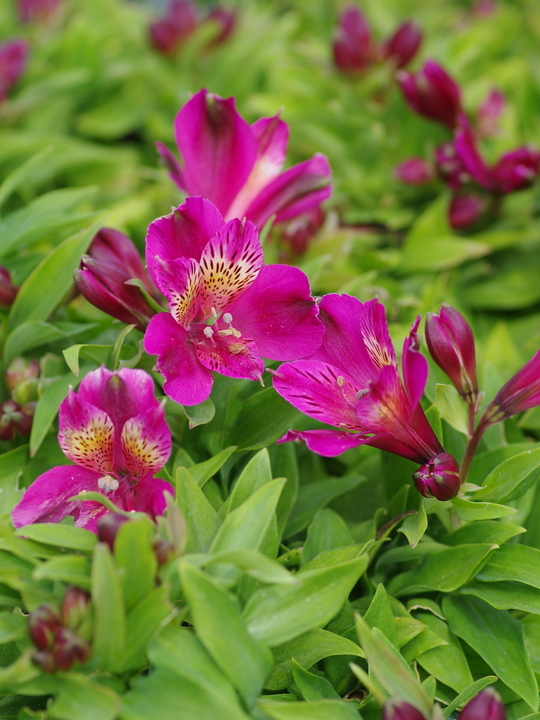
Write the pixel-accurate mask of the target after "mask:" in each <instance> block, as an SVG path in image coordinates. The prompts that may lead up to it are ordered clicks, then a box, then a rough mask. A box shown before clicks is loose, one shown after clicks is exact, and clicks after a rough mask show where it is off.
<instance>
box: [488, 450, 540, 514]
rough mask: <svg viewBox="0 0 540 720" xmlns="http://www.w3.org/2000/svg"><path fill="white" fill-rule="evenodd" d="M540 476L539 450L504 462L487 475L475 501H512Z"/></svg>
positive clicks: (527, 452) (515, 456)
mask: <svg viewBox="0 0 540 720" xmlns="http://www.w3.org/2000/svg"><path fill="white" fill-rule="evenodd" d="M539 476H540V448H533V449H531V450H527V451H526V452H523V453H520V454H519V455H514V456H513V457H510V458H508V459H507V460H504V461H503V462H502V463H501V464H500V465H498V466H497V467H496V468H495V470H492V472H490V473H489V475H488V476H487V478H486V480H485V482H484V486H483V487H482V488H480V490H477V492H476V493H475V496H474V497H475V500H494V501H496V502H501V501H503V500H513V499H514V498H517V497H520V496H521V495H523V493H524V492H526V491H527V490H528V489H529V488H530V487H532V485H533V484H534V483H535V482H536V480H537V479H538V477H539Z"/></svg>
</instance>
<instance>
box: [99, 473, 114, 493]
mask: <svg viewBox="0 0 540 720" xmlns="http://www.w3.org/2000/svg"><path fill="white" fill-rule="evenodd" d="M97 484H98V488H99V489H100V490H103V492H106V493H110V492H112V491H113V490H118V485H119V484H120V483H119V482H118V480H117V479H116V478H114V477H113V476H112V475H104V476H103V477H100V478H99V480H98V483H97Z"/></svg>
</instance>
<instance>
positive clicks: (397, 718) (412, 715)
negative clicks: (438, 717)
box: [382, 698, 426, 720]
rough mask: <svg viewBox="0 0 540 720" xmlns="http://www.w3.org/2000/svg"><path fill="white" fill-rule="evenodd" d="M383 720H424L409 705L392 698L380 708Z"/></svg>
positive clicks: (419, 713) (412, 706)
mask: <svg viewBox="0 0 540 720" xmlns="http://www.w3.org/2000/svg"><path fill="white" fill-rule="evenodd" d="M382 717H383V720H426V719H425V717H424V716H423V715H422V713H421V712H420V710H418V709H417V708H415V707H414V705H409V703H408V702H405V700H399V699H397V698H392V699H391V700H387V701H386V702H385V703H384V705H383V707H382Z"/></svg>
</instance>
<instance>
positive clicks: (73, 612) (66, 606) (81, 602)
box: [60, 586, 90, 630]
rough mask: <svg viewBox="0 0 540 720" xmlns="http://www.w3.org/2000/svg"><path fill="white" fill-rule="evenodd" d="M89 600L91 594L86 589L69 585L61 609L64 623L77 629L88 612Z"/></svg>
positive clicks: (72, 628)
mask: <svg viewBox="0 0 540 720" xmlns="http://www.w3.org/2000/svg"><path fill="white" fill-rule="evenodd" d="M89 600H90V595H89V594H88V593H87V592H85V591H84V590H81V589H80V588H77V587H73V586H72V587H68V589H67V590H66V594H65V595H64V599H63V600H62V607H61V609H60V616H61V618H62V623H63V624H64V625H66V626H67V627H68V628H71V630H77V629H78V628H79V627H80V625H81V623H82V622H83V620H84V619H85V616H86V614H87V612H88V602H89Z"/></svg>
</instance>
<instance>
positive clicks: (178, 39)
mask: <svg viewBox="0 0 540 720" xmlns="http://www.w3.org/2000/svg"><path fill="white" fill-rule="evenodd" d="M196 27H197V10H196V8H195V6H194V5H193V3H192V2H191V0H169V4H168V5H167V9H166V12H165V17H163V18H162V19H161V20H156V21H155V22H153V23H152V24H151V25H150V28H149V34H150V41H151V43H152V45H153V46H154V48H155V49H156V50H157V51H158V52H160V53H162V54H163V55H167V56H170V57H172V56H174V55H175V54H176V53H177V51H178V49H179V48H180V46H181V44H182V43H183V42H184V40H185V39H186V38H187V37H189V35H191V34H192V33H193V32H194V30H195V28H196Z"/></svg>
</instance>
